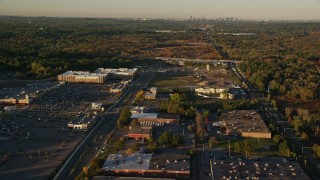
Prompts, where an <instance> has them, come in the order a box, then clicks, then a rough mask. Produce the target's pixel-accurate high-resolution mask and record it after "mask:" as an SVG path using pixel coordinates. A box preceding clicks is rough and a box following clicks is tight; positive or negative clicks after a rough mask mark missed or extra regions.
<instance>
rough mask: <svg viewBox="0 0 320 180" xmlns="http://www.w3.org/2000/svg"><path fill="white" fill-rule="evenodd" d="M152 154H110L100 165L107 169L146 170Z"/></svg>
mask: <svg viewBox="0 0 320 180" xmlns="http://www.w3.org/2000/svg"><path fill="white" fill-rule="evenodd" d="M151 157H152V154H140V153H135V154H132V155H123V154H110V155H109V156H108V158H107V160H106V161H105V163H104V164H103V166H102V169H104V170H106V171H108V170H113V171H114V170H126V169H128V170H147V169H148V168H149V165H150V161H151Z"/></svg>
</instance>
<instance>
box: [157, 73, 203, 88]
mask: <svg viewBox="0 0 320 180" xmlns="http://www.w3.org/2000/svg"><path fill="white" fill-rule="evenodd" d="M200 80H201V78H198V77H195V76H179V75H178V76H177V75H173V74H158V75H156V76H155V77H154V78H153V79H152V81H151V86H156V87H159V88H180V87H186V86H195V85H196V83H198V82H200Z"/></svg>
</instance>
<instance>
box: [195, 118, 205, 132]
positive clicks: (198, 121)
mask: <svg viewBox="0 0 320 180" xmlns="http://www.w3.org/2000/svg"><path fill="white" fill-rule="evenodd" d="M195 121H196V128H197V135H198V136H200V135H201V134H202V130H203V128H202V121H203V120H202V115H201V113H200V112H197V116H196V119H195Z"/></svg>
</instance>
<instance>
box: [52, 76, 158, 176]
mask: <svg viewBox="0 0 320 180" xmlns="http://www.w3.org/2000/svg"><path fill="white" fill-rule="evenodd" d="M153 76H154V72H144V73H142V74H141V75H140V76H139V78H137V79H136V80H135V81H134V82H133V83H132V85H131V86H129V87H128V89H127V90H126V91H125V92H124V93H123V95H122V96H121V97H120V98H119V100H118V101H117V102H116V103H115V104H114V105H113V106H111V107H110V108H109V109H108V110H107V111H106V112H105V113H103V114H100V115H99V116H97V118H98V121H97V122H96V124H95V125H94V126H93V127H92V128H91V130H90V131H89V132H88V133H87V135H86V136H85V137H84V139H83V140H82V142H81V143H80V144H79V145H78V146H77V147H76V148H75V149H74V151H73V152H72V153H71V155H70V156H69V157H68V158H67V159H66V160H65V161H64V164H63V165H62V166H61V168H60V170H59V171H58V173H57V174H56V176H55V177H54V179H57V180H58V179H61V180H64V179H74V178H75V177H76V176H77V175H78V174H79V173H80V172H81V171H82V168H83V167H85V166H88V165H89V163H90V161H91V159H92V158H94V157H95V156H96V155H97V153H99V151H100V149H101V147H102V146H103V144H104V142H105V138H106V136H107V135H108V134H109V133H110V132H112V131H113V130H114V129H115V128H116V122H117V120H118V117H119V110H120V109H121V107H123V106H124V105H125V104H126V103H129V104H130V103H132V102H133V100H134V97H135V95H136V93H137V92H138V91H140V90H141V89H142V88H144V87H146V86H147V84H148V83H149V82H150V81H151V79H152V78H153Z"/></svg>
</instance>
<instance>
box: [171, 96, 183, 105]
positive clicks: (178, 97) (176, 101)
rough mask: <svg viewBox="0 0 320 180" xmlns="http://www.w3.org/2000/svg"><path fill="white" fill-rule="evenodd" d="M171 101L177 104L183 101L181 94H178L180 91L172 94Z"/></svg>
mask: <svg viewBox="0 0 320 180" xmlns="http://www.w3.org/2000/svg"><path fill="white" fill-rule="evenodd" d="M170 101H172V102H173V103H175V104H180V103H181V97H180V94H178V93H174V94H171V95H170Z"/></svg>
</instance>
